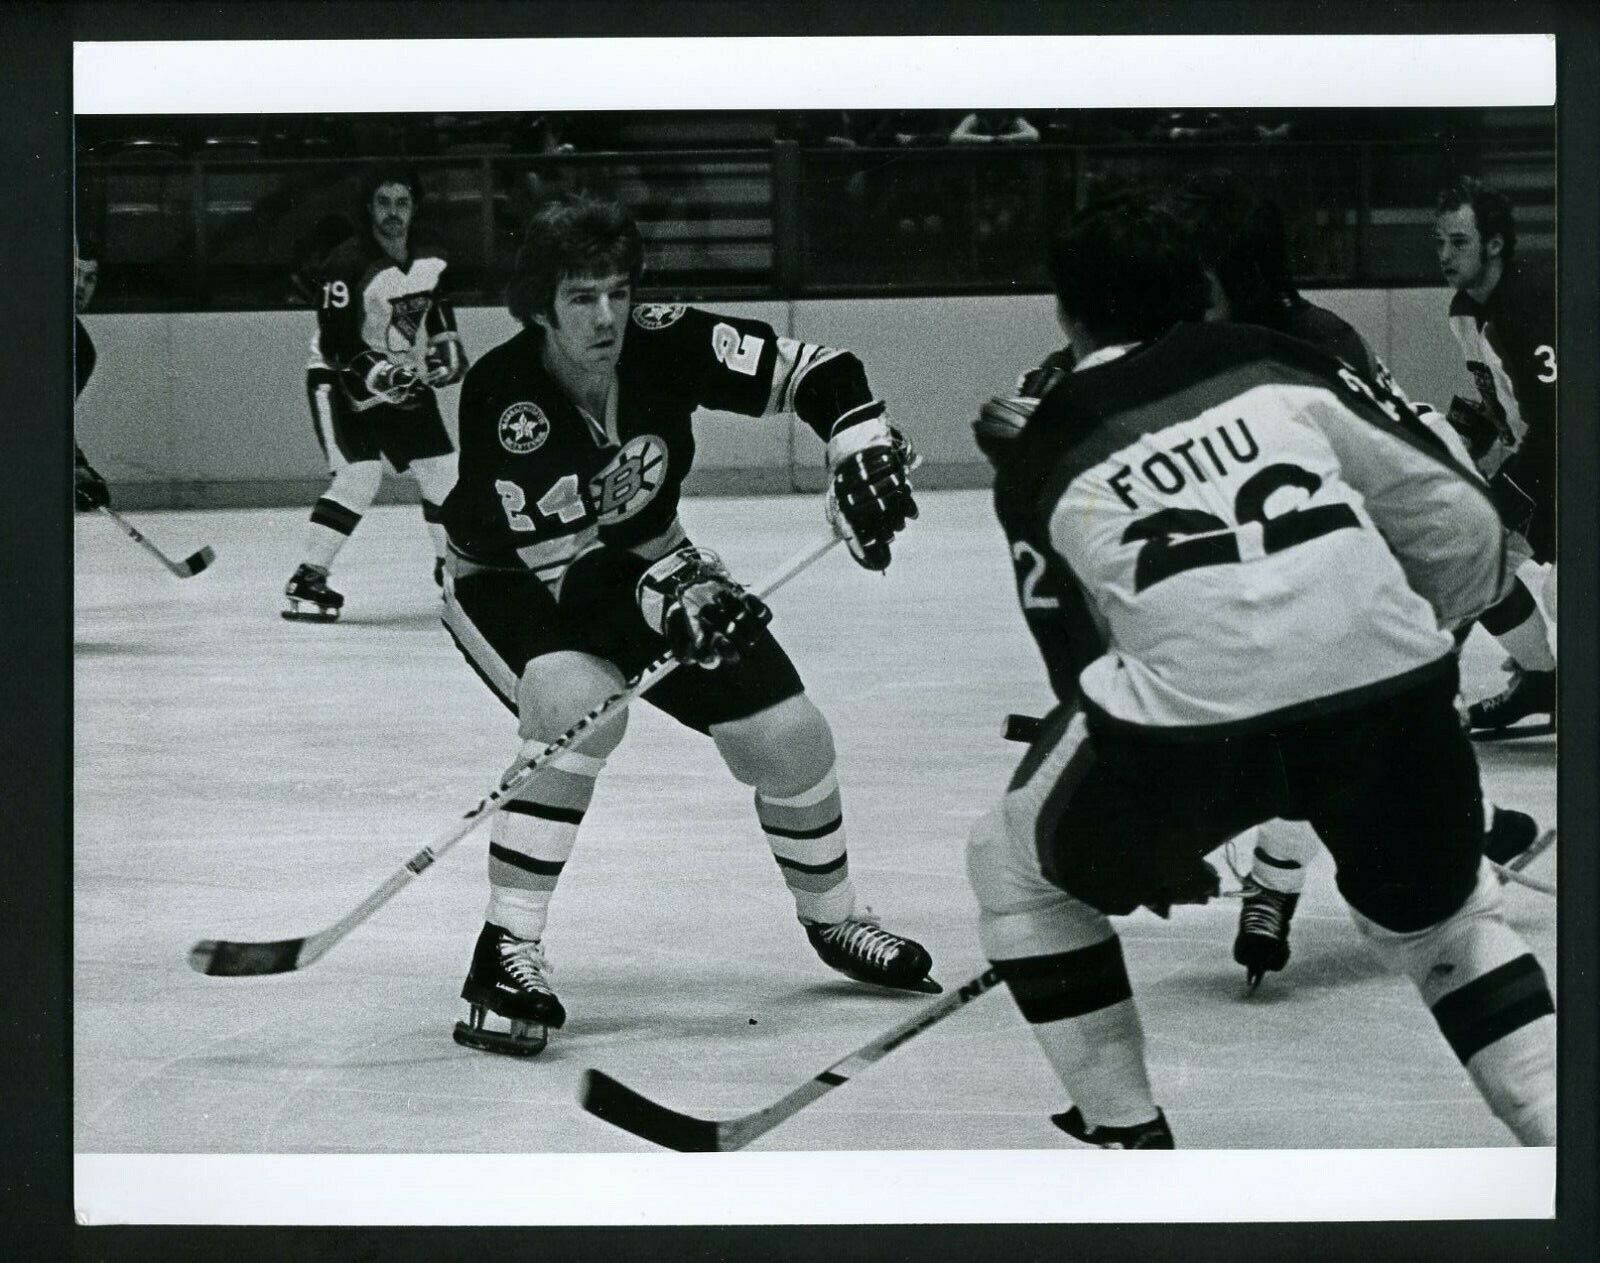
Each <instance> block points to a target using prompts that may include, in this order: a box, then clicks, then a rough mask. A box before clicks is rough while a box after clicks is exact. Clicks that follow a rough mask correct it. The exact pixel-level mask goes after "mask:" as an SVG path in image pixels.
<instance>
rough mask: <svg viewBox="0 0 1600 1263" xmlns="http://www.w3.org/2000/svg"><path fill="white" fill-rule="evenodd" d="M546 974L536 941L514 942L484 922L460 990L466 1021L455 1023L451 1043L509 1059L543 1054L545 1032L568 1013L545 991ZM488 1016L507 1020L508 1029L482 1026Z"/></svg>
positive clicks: (547, 984) (563, 1020)
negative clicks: (464, 1002)
mask: <svg viewBox="0 0 1600 1263" xmlns="http://www.w3.org/2000/svg"><path fill="white" fill-rule="evenodd" d="M549 973H550V966H549V965H548V964H547V963H546V962H545V958H544V948H543V947H542V946H541V945H540V943H539V940H538V939H524V938H517V937H516V936H515V935H514V934H511V933H508V932H507V931H506V930H503V929H501V928H500V927H499V926H498V925H492V924H489V923H485V924H484V927H483V930H482V932H481V933H480V934H479V935H478V944H477V946H476V947H475V948H474V949H473V952H472V968H471V970H470V971H469V972H468V974H467V981H466V982H465V983H464V984H463V985H462V988H461V998H462V999H463V1000H465V1001H466V1002H467V1004H468V1005H469V1006H470V1008H469V1009H468V1015H467V1020H466V1021H465V1022H457V1023H456V1027H455V1041H456V1043H458V1044H460V1045H462V1046H463V1047H464V1048H476V1049H479V1050H480V1051H482V1052H492V1053H504V1054H506V1055H507V1056H511V1057H532V1056H534V1055H535V1054H536V1053H541V1052H543V1051H544V1047H545V1045H546V1044H547V1043H548V1042H549V1039H550V1028H551V1027H555V1028H558V1029H559V1028H560V1027H561V1026H563V1025H565V1023H566V1020H567V1011H566V1010H565V1009H564V1008H562V1007H561V1001H560V1000H558V999H556V993H555V992H554V991H552V990H551V989H550V982H549V978H548V975H549ZM491 1014H492V1015H494V1016H495V1017H500V1018H504V1019H506V1022H507V1023H508V1028H507V1029H506V1030H503V1031H500V1030H493V1029H491V1028H490V1027H488V1026H486V1025H485V1023H486V1022H487V1020H488V1018H489V1016H490V1015H491Z"/></svg>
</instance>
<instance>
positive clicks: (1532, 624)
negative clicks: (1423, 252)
mask: <svg viewBox="0 0 1600 1263" xmlns="http://www.w3.org/2000/svg"><path fill="white" fill-rule="evenodd" d="M1434 244H1435V247H1436V250H1437V253H1438V258H1439V269H1440V271H1441V272H1442V273H1443V274H1444V279H1445V280H1446V281H1447V282H1449V284H1450V285H1451V286H1452V287H1453V288H1454V289H1455V291H1456V292H1455V295H1454V297H1453V298H1451V300H1450V329H1451V332H1452V333H1454V334H1455V337H1456V341H1457V343H1459V344H1460V347H1461V351H1462V355H1463V357H1464V359H1465V360H1466V365H1467V370H1468V372H1470V373H1471V374H1472V378H1473V381H1474V383H1475V384H1476V386H1477V388H1478V394H1479V398H1478V400H1476V401H1471V400H1466V399H1461V398H1457V399H1456V400H1454V401H1453V403H1452V405H1451V408H1450V417H1451V419H1452V420H1453V421H1454V422H1455V423H1456V424H1458V425H1459V426H1460V428H1461V430H1462V433H1463V436H1464V437H1465V438H1466V440H1467V443H1468V446H1469V447H1470V449H1471V451H1472V455H1473V458H1474V459H1475V460H1476V461H1477V463H1478V468H1479V469H1480V470H1481V471H1482V473H1483V476H1484V477H1485V478H1487V479H1488V480H1489V486H1490V489H1491V490H1492V491H1493V492H1494V493H1495V500H1496V503H1497V504H1499V505H1500V509H1501V517H1502V518H1503V519H1504V520H1505V522H1506V525H1507V527H1508V528H1510V529H1511V530H1513V531H1515V532H1517V534H1518V536H1519V538H1518V540H1517V547H1516V552H1515V554H1514V555H1515V557H1516V559H1517V560H1518V561H1519V562H1520V561H1523V560H1526V559H1527V558H1528V557H1529V556H1531V557H1532V558H1533V559H1534V560H1535V561H1538V562H1541V563H1546V564H1548V566H1549V567H1550V569H1549V570H1548V572H1547V578H1546V582H1545V590H1546V592H1547V593H1548V594H1550V595H1551V596H1552V597H1553V595H1554V591H1555V560H1556V517H1555V509H1556V459H1555V456H1556V331H1555V299H1554V296H1553V294H1552V292H1551V290H1550V287H1549V285H1548V284H1547V283H1545V282H1543V281H1541V279H1540V278H1538V277H1537V276H1536V275H1535V274H1534V272H1533V271H1532V270H1531V269H1529V268H1527V267H1524V266H1523V265H1521V264H1520V263H1518V261H1517V258H1516V248H1517V226H1516V221H1515V219H1514V218H1513V217H1512V213H1511V205H1510V203H1509V202H1508V201H1507V200H1506V198H1505V197H1504V196H1503V195H1502V194H1500V193H1498V192H1496V191H1495V190H1494V189H1491V188H1489V187H1488V186H1487V185H1484V184H1482V183H1481V182H1479V181H1477V180H1470V179H1468V180H1462V181H1460V182H1459V183H1457V184H1455V185H1452V186H1451V187H1450V188H1448V189H1446V190H1445V191H1444V193H1442V194H1441V195H1440V197H1439V201H1438V207H1437V218H1436V219H1435V221H1434ZM1479 621H1480V622H1481V623H1482V624H1483V627H1484V630H1486V631H1488V632H1489V633H1491V634H1492V635H1493V636H1494V637H1495V639H1496V640H1498V641H1499V642H1500V643H1501V645H1502V646H1504V647H1505V650H1506V652H1507V653H1508V654H1509V655H1510V659H1511V661H1510V663H1509V664H1508V665H1509V667H1510V675H1511V679H1510V681H1509V683H1508V684H1507V685H1506V687H1505V689H1504V690H1503V691H1502V692H1500V693H1498V694H1495V695H1494V696H1492V697H1488V698H1485V699H1484V700H1482V701H1480V702H1478V703H1476V704H1475V705H1473V706H1472V707H1470V708H1469V710H1468V718H1469V720H1470V722H1471V724H1472V727H1473V728H1474V729H1475V730H1477V731H1479V732H1481V733H1483V734H1485V735H1493V734H1499V733H1506V732H1507V731H1508V730H1509V731H1511V732H1517V733H1520V731H1521V730H1520V729H1517V728H1515V727H1514V726H1515V725H1517V724H1518V723H1519V722H1520V721H1521V720H1524V719H1527V718H1528V717H1529V716H1543V717H1545V722H1543V723H1541V724H1536V725H1534V728H1535V729H1537V730H1539V731H1551V730H1553V727H1554V723H1555V705H1556V659H1555V655H1554V654H1553V653H1552V652H1551V648H1550V633H1549V626H1548V624H1547V623H1546V620H1545V616H1544V614H1543V612H1542V611H1541V610H1540V608H1539V604H1538V602H1537V601H1535V600H1534V598H1533V594H1532V593H1531V592H1530V591H1529V590H1528V588H1527V587H1526V585H1524V584H1522V583H1521V582H1520V581H1519V582H1518V584H1517V586H1516V587H1514V588H1513V589H1512V591H1511V594H1510V596H1508V597H1507V598H1506V600H1505V601H1504V602H1503V603H1502V604H1501V605H1498V606H1496V607H1495V608H1494V609H1492V610H1487V611H1485V613H1484V615H1483V617H1482V618H1481V619H1480V620H1479Z"/></svg>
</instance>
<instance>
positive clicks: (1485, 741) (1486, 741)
mask: <svg viewBox="0 0 1600 1263" xmlns="http://www.w3.org/2000/svg"><path fill="white" fill-rule="evenodd" d="M1555 733H1556V726H1555V725H1554V724H1553V723H1551V724H1523V725H1521V726H1520V727H1512V728H1479V729H1478V730H1477V731H1475V732H1472V733H1470V734H1468V735H1470V736H1471V738H1472V739H1473V740H1474V741H1475V742H1477V743H1478V744H1479V745H1494V744H1495V743H1496V742H1498V741H1526V740H1527V739H1528V738H1529V737H1553V736H1555Z"/></svg>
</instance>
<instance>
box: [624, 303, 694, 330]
mask: <svg viewBox="0 0 1600 1263" xmlns="http://www.w3.org/2000/svg"><path fill="white" fill-rule="evenodd" d="M686 310H687V308H685V307H684V305H683V304H682V303H640V304H639V305H638V306H637V307H635V308H634V309H633V323H634V324H636V325H638V326H639V328H641V329H665V328H666V327H667V326H668V325H670V324H672V323H674V322H675V321H677V320H678V319H680V318H681V317H682V316H683V313H684V312H685V311H686Z"/></svg>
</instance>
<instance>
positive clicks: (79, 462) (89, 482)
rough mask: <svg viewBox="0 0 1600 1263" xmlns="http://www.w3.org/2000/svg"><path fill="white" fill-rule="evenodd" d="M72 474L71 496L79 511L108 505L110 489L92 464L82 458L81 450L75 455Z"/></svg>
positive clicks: (107, 506) (87, 510)
mask: <svg viewBox="0 0 1600 1263" xmlns="http://www.w3.org/2000/svg"><path fill="white" fill-rule="evenodd" d="M72 475H73V478H72V497H73V500H74V502H75V503H76V504H77V506H78V508H79V510H80V511H82V512H85V513H87V512H89V511H90V510H92V509H102V508H109V507H110V505H111V489H110V488H109V487H107V486H106V480H105V479H104V478H102V477H101V476H100V475H99V473H98V472H97V471H96V470H95V468H94V466H93V465H91V464H89V462H88V461H87V460H85V459H84V455H83V453H82V452H79V453H78V455H77V459H76V461H75V462H74V465H73V470H72Z"/></svg>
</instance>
